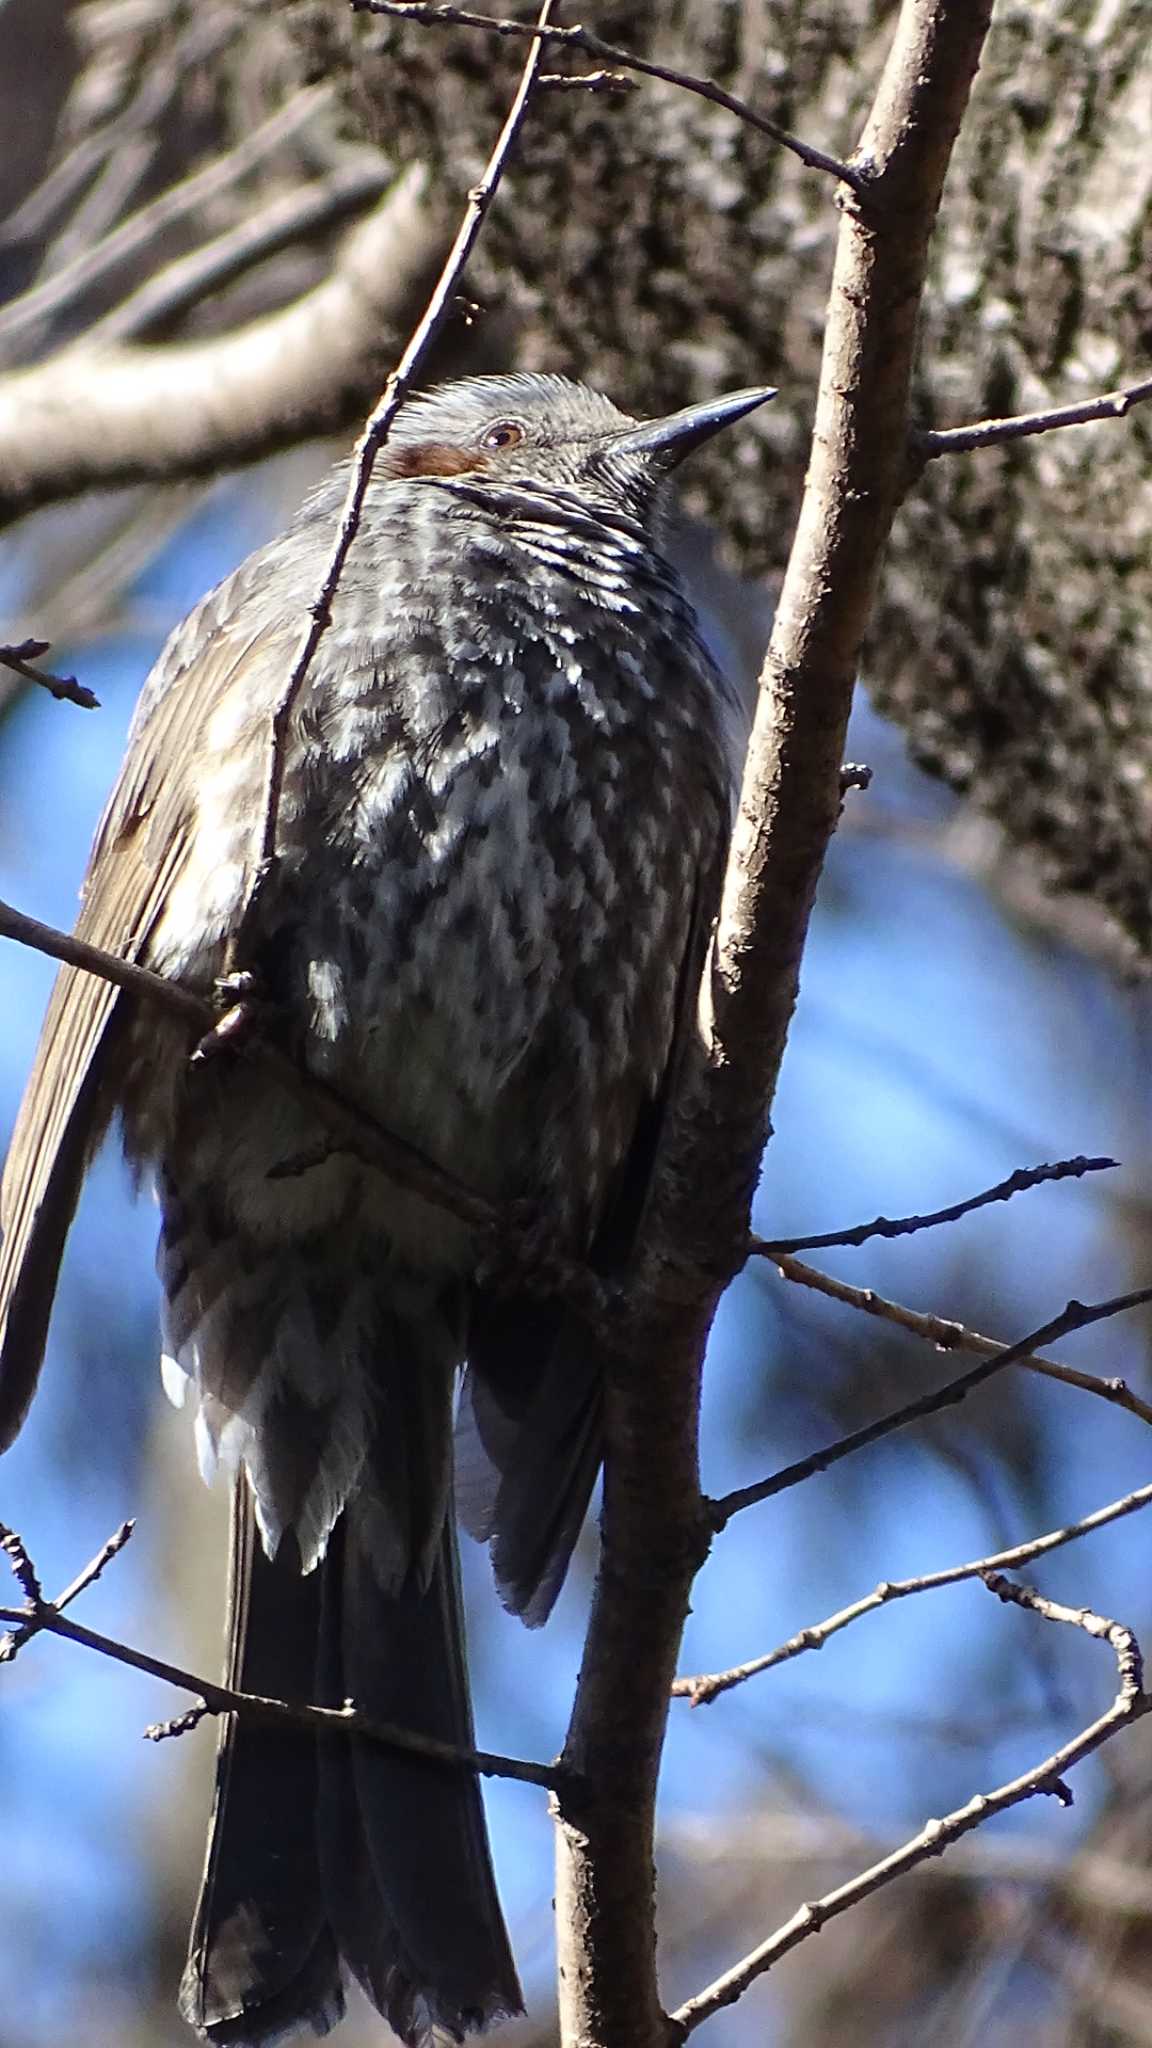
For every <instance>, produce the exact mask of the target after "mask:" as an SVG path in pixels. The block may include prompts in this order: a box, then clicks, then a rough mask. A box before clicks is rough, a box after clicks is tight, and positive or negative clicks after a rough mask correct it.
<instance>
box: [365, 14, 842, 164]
mask: <svg viewBox="0 0 1152 2048" xmlns="http://www.w3.org/2000/svg"><path fill="white" fill-rule="evenodd" d="M352 12H353V13H354V14H384V15H390V16H391V17H392V18H393V19H395V20H398V21H415V22H419V23H420V25H421V27H423V28H478V29H484V30H486V31H487V33H488V34H489V35H494V36H524V37H529V36H531V37H534V38H535V39H536V40H537V41H539V42H541V43H545V42H546V43H553V44H555V43H566V44H567V45H568V47H569V49H572V50H583V51H584V53H585V55H586V56H589V57H598V58H600V60H601V62H602V63H605V64H609V65H613V66H615V67H617V68H618V69H620V70H622V71H638V72H639V73H640V74H641V76H642V77H644V78H658V79H660V80H662V82H663V83H664V84H665V85H674V86H678V87H679V89H680V91H681V92H690V93H693V94H694V95H695V97H696V98H697V99H702V100H709V101H711V103H712V105H713V106H714V107H723V108H724V109H725V111H726V112H727V113H729V114H735V116H736V118H737V120H738V121H745V122H747V124H748V126H749V127H750V128H757V129H759V131H760V133H761V135H767V136H768V137H769V138H770V140H771V141H773V142H777V143H779V145H780V147H781V148H782V149H787V150H790V151H791V153H792V155H793V156H796V157H799V159H800V162H801V163H802V164H807V166H808V168H809V170H813V171H826V172H827V173H828V175H829V176H830V177H833V178H837V179H838V180H839V181H840V183H841V184H843V185H847V186H849V187H850V188H851V190H852V191H853V192H856V193H861V194H862V193H863V192H864V190H865V189H866V186H867V179H866V177H865V175H864V173H863V172H862V171H861V170H860V169H859V167H858V166H856V165H853V164H846V163H842V162H841V160H840V158H839V157H835V156H830V155H829V154H828V152H827V150H823V149H815V148H814V147H813V145H812V144H811V143H810V142H801V140H800V138H799V136H798V135H793V134H792V133H791V132H790V131H789V130H788V129H787V128H782V127H781V126H780V123H779V122H778V121H773V120H771V119H770V118H769V116H768V115H767V114H761V113H758V112H757V110H756V108H755V107H751V106H749V104H748V102H747V100H741V99H737V98H736V96H735V94H734V93H730V92H725V90H724V87H723V86H722V85H717V84H716V82H715V80H714V79H711V78H699V77H697V76H695V75H694V74H693V73H692V72H689V71H674V70H673V69H672V68H671V66H670V65H667V64H653V63H651V62H650V61H649V59H648V58H647V57H639V56H637V55H636V52H635V51H634V50H622V49H621V48H620V47H619V46H618V45H617V44H616V43H607V42H605V40H604V38H603V36H598V35H595V34H594V33H593V31H592V30H591V29H587V28H583V27H581V26H580V24H579V23H575V24H573V26H572V27H571V28H552V27H547V28H546V27H544V26H543V25H542V24H541V23H537V24H536V25H535V26H533V24H532V23H531V22H527V21H508V20H505V19H504V18H503V17H500V16H496V15H491V14H476V13H474V12H473V10H472V9H471V8H469V7H449V6H428V5H425V4H424V0H352Z"/></svg>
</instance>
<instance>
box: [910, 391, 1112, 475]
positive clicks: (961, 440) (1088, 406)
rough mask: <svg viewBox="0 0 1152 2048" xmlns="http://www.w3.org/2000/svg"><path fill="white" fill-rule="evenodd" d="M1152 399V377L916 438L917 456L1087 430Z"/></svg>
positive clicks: (925, 458) (929, 457)
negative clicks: (1073, 401)
mask: <svg viewBox="0 0 1152 2048" xmlns="http://www.w3.org/2000/svg"><path fill="white" fill-rule="evenodd" d="M1150 398H1152V377H1146V378H1145V379H1144V381H1143V382H1142V383H1140V384H1127V385H1124V386H1123V387H1122V388H1121V389H1120V390H1119V391H1106V392H1105V393H1104V394H1103V396H1102V397H1100V398H1084V399H1080V400H1079V401H1078V402H1077V403H1076V404H1074V405H1056V406H1052V407H1050V408H1048V409H1047V410H1046V411H1043V412H1021V413H1016V414H1014V415H1013V416H1012V418H1011V419H1002V420H977V421H976V422H975V424H974V425H973V426H970V427H941V428H939V429H938V430H937V431H936V432H934V433H928V432H922V433H918V434H917V435H916V436H915V437H914V449H915V453H916V454H917V455H918V456H919V457H920V458H921V460H922V461H924V462H933V461H935V459H936V457H937V456H940V455H967V454H969V453H970V452H971V451H972V450H973V449H976V448H996V447H999V446H1001V445H1002V444H1003V443H1004V442H1005V441H1024V440H1027V439H1028V438H1029V437H1030V436H1031V435H1033V434H1050V433H1052V432H1053V431H1054V430H1055V429H1056V428H1058V427H1086V426H1090V425H1091V424H1092V422H1093V421H1095V420H1122V419H1124V418H1125V416H1126V415H1127V414H1128V413H1130V412H1131V411H1132V408H1133V407H1134V406H1137V405H1144V404H1145V403H1146V402H1147V400H1148V399H1150Z"/></svg>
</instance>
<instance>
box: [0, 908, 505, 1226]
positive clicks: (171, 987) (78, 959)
mask: <svg viewBox="0 0 1152 2048" xmlns="http://www.w3.org/2000/svg"><path fill="white" fill-rule="evenodd" d="M0 938H9V939H16V940H18V941H19V943H20V944H21V945H25V946H31V947H33V948H34V949H35V950H36V951H37V952H39V953H47V954H48V955H49V957H50V958H51V959H53V960H61V961H63V962H64V963H65V965H66V966H69V967H77V968H80V969H82V970H83V971H84V972H85V973H87V974H95V975H99V976H100V977H101V978H102V979H103V980H105V981H111V982H113V983H115V985H116V986H117V987H118V988H123V989H126V990H127V991H128V993H129V994H130V995H134V996H143V997H144V998H145V1000H146V1001H148V1002H155V1003H160V1004H161V1005H162V1006H163V1007H164V1008H165V1009H167V1010H170V1011H171V1012H172V1013H173V1015H175V1016H178V1017H179V1018H180V1019H181V1020H182V1021H183V1022H184V1023H186V1024H190V1025H192V1026H193V1027H194V1028H195V1029H196V1030H197V1031H198V1032H200V1033H201V1034H203V1033H205V1032H209V1031H211V1030H212V1029H213V1027H214V1026H215V1025H216V1024H217V1023H218V1022H219V1016H218V1012H217V1011H216V1010H215V1009H214V1008H213V1006H212V1004H211V1003H209V1002H207V1001H206V1000H205V998H204V997H203V996H198V995H194V994H193V993H192V991H191V990H190V989H186V988H181V987H180V986H179V984H178V983H176V982H174V981H168V980H166V979H165V977H164V976H163V975H161V974H153V973H152V972H151V970H150V969H149V968H147V967H139V966H137V965H136V963H135V962H134V961H131V960H121V959H119V958H117V956H116V955H115V954H114V953H106V952H104V951H103V950H102V948H101V947H99V946H91V945H89V944H88V942H87V941H86V940H85V939H79V938H76V937H75V936H74V935H73V934H70V933H68V932H60V931H57V930H56V929H55V928H54V927H53V926H52V925H46V924H41V923H40V922H39V920H38V919H37V918H34V917H27V916H25V914H24V912H23V911H20V910H16V909H14V908H13V907H12V905H11V904H10V903H3V902H0ZM237 1053H238V1056H240V1057H243V1058H244V1059H247V1060H251V1061H253V1062H254V1063H255V1064H256V1065H258V1066H259V1067H261V1068H262V1069H263V1070H264V1071H265V1072H267V1073H270V1074H273V1075H275V1077H276V1078H277V1079H278V1080H280V1081H282V1082H283V1083H284V1085H285V1087H287V1088H291V1089H294V1090H296V1091H297V1092H299V1091H301V1090H303V1091H304V1092H305V1093H306V1094H307V1096H308V1098H309V1100H310V1101H311V1102H312V1103H313V1104H314V1105H315V1108H316V1112H317V1115H318V1116H320V1117H321V1118H322V1119H323V1121H324V1123H325V1124H326V1125H327V1126H328V1128H329V1129H330V1130H331V1131H332V1133H333V1138H334V1141H335V1145H334V1149H336V1148H338V1149H340V1150H342V1151H347V1152H350V1153H352V1154H353V1155H354V1156H355V1157H356V1158H358V1159H361V1160H363V1162H364V1163H365V1164H366V1165H369V1166H374V1167H376V1168H377V1169H378V1170H379V1171H380V1172H381V1173H386V1174H387V1175H388V1177H389V1179H390V1180H394V1181H395V1182H396V1184H397V1186H398V1187H406V1188H408V1189H409V1190H410V1191H411V1192H412V1193H413V1194H418V1195H421V1196H422V1197H423V1198H424V1200H425V1201H428V1202H432V1203H434V1204H435V1205H436V1207H437V1208H440V1209H446V1210H447V1211H448V1212H449V1213H450V1214H451V1215H453V1216H458V1217H460V1219H461V1220H462V1221H463V1222H465V1223H469V1224H471V1225H472V1226H473V1227H474V1228H476V1229H479V1230H484V1231H495V1230H496V1229H497V1227H498V1226H499V1224H500V1221H501V1218H500V1212H499V1211H498V1209H497V1208H496V1206H495V1204H494V1203H492V1202H489V1201H487V1200H486V1199H485V1197H484V1196H483V1195H478V1194H476V1193H474V1192H473V1190H472V1189H471V1188H467V1187H465V1186H464V1184H463V1182H461V1181H458V1180H456V1179H455V1177H454V1176H453V1175H452V1174H450V1173H446V1172H445V1171H444V1170H443V1169H442V1168H441V1167H439V1166H437V1164H436V1163H435V1161H434V1160H432V1159H429V1158H427V1157H426V1155H425V1154H424V1153H423V1152H421V1151H420V1150H419V1149H418V1148H417V1147H416V1146H415V1145H409V1144H408V1143H407V1141H406V1140H405V1139H403V1138H400V1137H397V1136H396V1135H395V1134H394V1133H393V1132H391V1131H387V1130H385V1129H384V1127H383V1125H382V1124H379V1123H377V1122H376V1120H375V1119H374V1118H373V1116H372V1115H371V1113H370V1112H369V1111H368V1110H366V1109H363V1108H361V1107H360V1105H359V1104H357V1103H355V1102H353V1101H351V1100H350V1099H349V1098H348V1097H347V1096H344V1095H342V1094H341V1093H340V1091H339V1090H338V1089H336V1088H334V1087H332V1085H331V1083H330V1082H328V1081H325V1080H323V1079H322V1078H321V1077H320V1076H319V1075H317V1074H310V1073H309V1072H308V1070H307V1069H306V1068H305V1067H302V1066H298V1065H297V1064H296V1062H295V1061H294V1060H292V1059H290V1058H289V1057H288V1055H287V1053H283V1052H280V1051H278V1050H277V1048H276V1047H275V1046H273V1045H270V1044H269V1043H268V1042H267V1040H265V1039H262V1038H261V1037H260V1036H259V1035H258V1034H249V1035H248V1036H247V1037H246V1038H244V1040H243V1041H242V1043H240V1044H238V1045H237Z"/></svg>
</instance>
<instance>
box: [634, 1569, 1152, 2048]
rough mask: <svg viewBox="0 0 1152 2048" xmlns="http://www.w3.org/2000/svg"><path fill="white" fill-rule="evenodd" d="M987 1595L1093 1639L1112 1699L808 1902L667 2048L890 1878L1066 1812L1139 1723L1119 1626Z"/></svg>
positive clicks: (1005, 1594)
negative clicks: (998, 1825) (1017, 1820)
mask: <svg viewBox="0 0 1152 2048" xmlns="http://www.w3.org/2000/svg"><path fill="white" fill-rule="evenodd" d="M991 1590H992V1591H993V1592H995V1593H997V1594H998V1596H999V1597H1000V1598H1001V1599H1008V1600H1013V1601H1014V1602H1015V1603H1016V1604H1017V1605H1018V1606H1022V1607H1027V1608H1029V1609H1030V1610H1031V1611H1032V1612H1033V1613H1036V1614H1038V1615H1041V1616H1042V1617H1043V1618H1044V1619H1045V1620H1046V1621H1054V1622H1060V1623H1064V1624H1066V1625H1069V1626H1072V1627H1076V1628H1081V1629H1084V1630H1086V1632H1087V1633H1088V1634H1089V1635H1091V1636H1093V1637H1096V1638H1098V1639H1101V1640H1104V1641H1106V1642H1107V1643H1108V1644H1109V1646H1110V1648H1111V1649H1112V1651H1113V1653H1114V1654H1115V1657H1116V1667H1117V1674H1118V1679H1119V1684H1118V1688H1117V1692H1116V1697H1115V1699H1114V1700H1113V1702H1112V1705H1111V1706H1110V1707H1109V1709H1108V1711H1107V1713H1106V1714H1102V1715H1101V1716H1100V1718H1099V1720H1097V1721H1093V1722H1092V1723H1091V1724H1090V1725H1089V1726H1088V1727H1087V1728H1085V1729H1082V1730H1081V1732H1080V1734H1079V1735H1077V1736H1075V1737H1074V1738H1073V1740H1072V1741H1071V1742H1067V1743H1065V1744H1064V1745H1063V1747H1062V1748H1060V1749H1057V1750H1054V1751H1053V1752H1052V1754H1051V1756H1047V1757H1045V1758H1044V1761H1043V1762H1042V1763H1040V1764H1037V1765H1036V1766H1035V1768H1034V1769H1032V1770H1030V1771H1025V1772H1024V1773H1023V1774H1022V1775H1021V1776H1020V1777H1018V1778H1013V1779H1011V1780H1010V1781H1009V1782H1008V1783H1007V1784H1005V1785H999V1786H997V1788H996V1789H995V1791H993V1792H978V1793H977V1794H976V1797H975V1798H974V1799H970V1800H969V1801H968V1803H967V1805H966V1806H961V1807H958V1808H957V1809H956V1811H955V1812H954V1813H949V1814H946V1815H945V1817H944V1819H943V1820H930V1821H927V1822H926V1823H925V1825H924V1827H923V1828H921V1830H920V1832H919V1834H917V1835H914V1836H913V1837H912V1839H911V1841H909V1842H905V1843H904V1844H903V1846H902V1847H901V1848H899V1849H897V1850H895V1851H894V1852H893V1853H892V1854H891V1855H890V1856H885V1857H883V1858H882V1859H881V1861H880V1862H878V1863H873V1864H872V1865H871V1867H870V1868H869V1869H868V1870H864V1871H861V1872H860V1874H859V1876H857V1877H854V1878H851V1879H850V1880H849V1882H848V1883H847V1884H842V1885H839V1886H837V1888H836V1889H835V1891H831V1892H826V1893H825V1894H824V1896H823V1898H821V1899H814V1900H811V1901H810V1902H809V1903H808V1904H806V1905H803V1906H801V1907H800V1908H799V1910H798V1911H797V1912H796V1913H794V1914H793V1915H792V1918H791V1919H790V1920H787V1921H786V1922H785V1923H784V1925H783V1927H780V1928H778V1929H777V1931H776V1933H775V1934H772V1935H770V1936H769V1938H768V1940H767V1941H764V1942H761V1944H760V1946H759V1947H758V1948H755V1949H753V1950H752V1951H751V1953H750V1954H749V1955H746V1956H744V1957H743V1958H742V1960H741V1961H740V1962H738V1963H737V1964H735V1965H734V1967H733V1968H732V1969H730V1970H726V1971H725V1972H724V1974H723V1975H722V1976H720V1977H717V1978H716V1980H715V1982H714V1983H712V1984H709V1985H708V1987H707V1989H706V1990H704V1991H700V1992H698V1993H697V1994H696V1996H695V1997H694V1998H690V1999H688V2000H687V2002H686V2003H685V2004H684V2005H682V2006H681V2007H680V2008H679V2010H678V2011H677V2012H675V2013H673V2014H672V2016H671V2020H670V2023H669V2025H670V2032H671V2036H672V2039H673V2040H676V2041H683V2040H685V2039H686V2038H687V2036H688V2035H689V2034H691V2033H693V2032H694V2030H695V2029H696V2028H697V2027H698V2026H700V2025H702V2023H703V2022H704V2021H705V2020H707V2019H711V2017H712V2015H713V2014H714V2013H717V2012H721V2011H723V2009H724V2007H725V2006H729V2005H735V2003H736V2001H737V1999H739V1998H741V1997H742V1996H743V1994H744V1992H745V1991H747V1989H748V1987H749V1985H750V1984H752V1983H754V1982H755V1980H756V1978H757V1977H761V1976H763V1974H764V1972H765V1971H766V1970H769V1969H771V1968H772V1966H773V1964H774V1963H777V1962H779V1961H780V1958H781V1957H782V1956H786V1955H788V1954H789V1953H790V1952H791V1950H792V1949H794V1948H798V1947H799V1945H800V1943H801V1942H802V1941H806V1940H807V1939H808V1937H809V1935H812V1934H818V1933H819V1932H820V1929H821V1928H822V1927H825V1926H827V1924H828V1922H829V1921H830V1920H835V1919H837V1918H838V1917H839V1915H840V1914H842V1913H846V1912H848V1911H850V1909H851V1908H852V1907H853V1906H856V1905H859V1904H860V1902H861V1900H863V1899H867V1898H870V1897H871V1896H872V1894H873V1893H874V1892H878V1891H880V1890H881V1889H882V1888H883V1886H885V1885H887V1884H890V1883H891V1882H892V1880H893V1878H896V1877H902V1876H903V1875H904V1874H905V1872H907V1871H909V1870H914V1869H915V1868H916V1866H917V1865H918V1864H920V1863H925V1862H927V1861H928V1859H929V1858H930V1857H933V1856H940V1855H942V1854H943V1852H944V1851H945V1850H946V1849H948V1848H950V1847H951V1845H952V1843H953V1842H957V1841H959V1840H960V1838H961V1837H962V1836H963V1835H967V1834H971V1832H972V1830H973V1829H974V1828H978V1827H981V1826H982V1825H983V1823H984V1822H985V1821H986V1820H990V1819H991V1818H992V1816H993V1815H994V1814H998V1813H1005V1812H1007V1811H1008V1809H1009V1808H1010V1807H1013V1806H1019V1805H1020V1804H1022V1802H1023V1801H1024V1800H1026V1799H1034V1798H1036V1797H1038V1796H1041V1795H1048V1796H1054V1797H1056V1798H1057V1799H1059V1800H1060V1801H1061V1803H1062V1804H1067V1803H1068V1801H1069V1800H1070V1799H1071V1794H1070V1792H1069V1791H1068V1787H1067V1785H1066V1784H1065V1782H1064V1781H1065V1774H1066V1772H1068V1771H1069V1770H1070V1769H1071V1768H1072V1767H1073V1765H1075V1764H1078V1763H1082V1762H1083V1760H1084V1758H1085V1757H1088V1756H1091V1755H1092V1754H1093V1752H1094V1751H1095V1750H1098V1749H1099V1748H1101V1746H1102V1745H1103V1744H1104V1743H1105V1742H1107V1741H1109V1740H1110V1739H1111V1737H1112V1736H1113V1735H1115V1734H1117V1733H1118V1732H1119V1730H1120V1729H1121V1728H1123V1727H1126V1726H1127V1725H1129V1724H1130V1723H1131V1722H1134V1721H1138V1720H1140V1719H1142V1718H1143V1716H1144V1715H1145V1714H1147V1713H1148V1711H1149V1708H1150V1707H1152V1697H1150V1696H1149V1695H1148V1694H1147V1693H1145V1692H1144V1690H1143V1670H1142V1665H1141V1658H1140V1648H1139V1644H1138V1643H1137V1641H1136V1638H1135V1636H1134V1635H1133V1633H1132V1631H1131V1629H1128V1628H1125V1627H1124V1626H1123V1625H1122V1624H1121V1623H1118V1622H1114V1621H1109V1620H1107V1619H1106V1617H1105V1616H1103V1615H1096V1614H1093V1613H1092V1612H1091V1611H1090V1610H1089V1609H1087V1608H1070V1607H1061V1606H1058V1605H1057V1603H1056V1602H1055V1601H1050V1600H1044V1599H1042V1598H1041V1597H1040V1595H1039V1594H1033V1593H1032V1592H1031V1591H1030V1589H1029V1588H1027V1587H1023V1586H1019V1587H1017V1586H1012V1585H1011V1582H1010V1581H1008V1580H999V1581H994V1582H993V1583H992V1585H991Z"/></svg>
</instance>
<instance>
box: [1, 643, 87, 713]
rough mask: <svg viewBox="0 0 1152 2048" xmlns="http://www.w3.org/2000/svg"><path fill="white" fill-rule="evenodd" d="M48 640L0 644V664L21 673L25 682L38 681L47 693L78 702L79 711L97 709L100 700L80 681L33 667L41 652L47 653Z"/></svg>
mask: <svg viewBox="0 0 1152 2048" xmlns="http://www.w3.org/2000/svg"><path fill="white" fill-rule="evenodd" d="M51 645H52V642H51V641H50V640H21V641H20V642H19V644H18V645H17V646H15V647H0V663H2V664H3V666H4V667H5V668H10V669H11V670H12V672H13V674H14V675H18V676H23V677H24V679H25V681H26V682H29V683H39V685H40V688H41V689H42V690H47V691H48V694H49V696H51V697H58V698H61V699H63V700H64V701H65V702H66V703H68V704H78V705H79V706H80V709H81V710H82V711H99V709H100V699H99V697H97V696H95V695H94V693H93V692H92V691H91V690H90V689H88V687H87V685H86V684H84V683H78V682H77V681H76V678H75V676H55V675H53V674H52V672H51V670H50V669H46V668H36V667H35V666H34V663H35V662H37V661H38V660H39V658H40V656H41V655H42V654H47V653H48V651H49V649H50V647H51Z"/></svg>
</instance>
